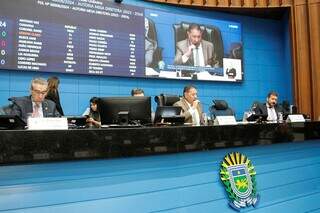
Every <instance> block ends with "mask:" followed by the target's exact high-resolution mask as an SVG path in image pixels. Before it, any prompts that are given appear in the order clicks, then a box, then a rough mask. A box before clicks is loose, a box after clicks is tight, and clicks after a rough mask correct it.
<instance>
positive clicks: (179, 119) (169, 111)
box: [154, 106, 184, 124]
mask: <svg viewBox="0 0 320 213" xmlns="http://www.w3.org/2000/svg"><path fill="white" fill-rule="evenodd" d="M181 110H182V108H181V107H180V106H158V107H157V110H156V114H155V118H154V123H161V122H163V123H172V124H183V123H184V116H182V115H181Z"/></svg>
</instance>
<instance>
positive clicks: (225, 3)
mask: <svg viewBox="0 0 320 213" xmlns="http://www.w3.org/2000/svg"><path fill="white" fill-rule="evenodd" d="M218 7H229V0H218Z"/></svg>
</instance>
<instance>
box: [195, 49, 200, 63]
mask: <svg viewBox="0 0 320 213" xmlns="http://www.w3.org/2000/svg"><path fill="white" fill-rule="evenodd" d="M194 50H195V51H196V52H195V59H194V66H199V64H200V58H199V48H198V47H196V48H195V49H194Z"/></svg>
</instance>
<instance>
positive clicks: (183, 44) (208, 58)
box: [174, 39, 219, 67]
mask: <svg viewBox="0 0 320 213" xmlns="http://www.w3.org/2000/svg"><path fill="white" fill-rule="evenodd" d="M201 46H202V52H203V58H204V64H205V66H206V65H210V66H212V67H215V66H218V64H217V63H219V62H218V61H216V59H215V58H216V56H215V54H214V48H213V44H212V43H210V42H208V41H205V40H202V41H201ZM188 48H189V44H188V39H185V40H182V41H179V42H178V43H177V47H176V49H177V52H176V56H175V58H174V64H179V65H188V66H194V59H193V54H191V56H190V58H189V60H188V61H186V63H183V62H182V56H183V55H184V54H185V53H186V52H187V51H188ZM216 64H217V65H216Z"/></svg>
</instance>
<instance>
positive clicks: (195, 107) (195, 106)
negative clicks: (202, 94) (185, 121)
mask: <svg viewBox="0 0 320 213" xmlns="http://www.w3.org/2000/svg"><path fill="white" fill-rule="evenodd" d="M199 103H200V101H199V100H194V101H193V102H192V107H193V108H194V109H197V107H198V105H199Z"/></svg>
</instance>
